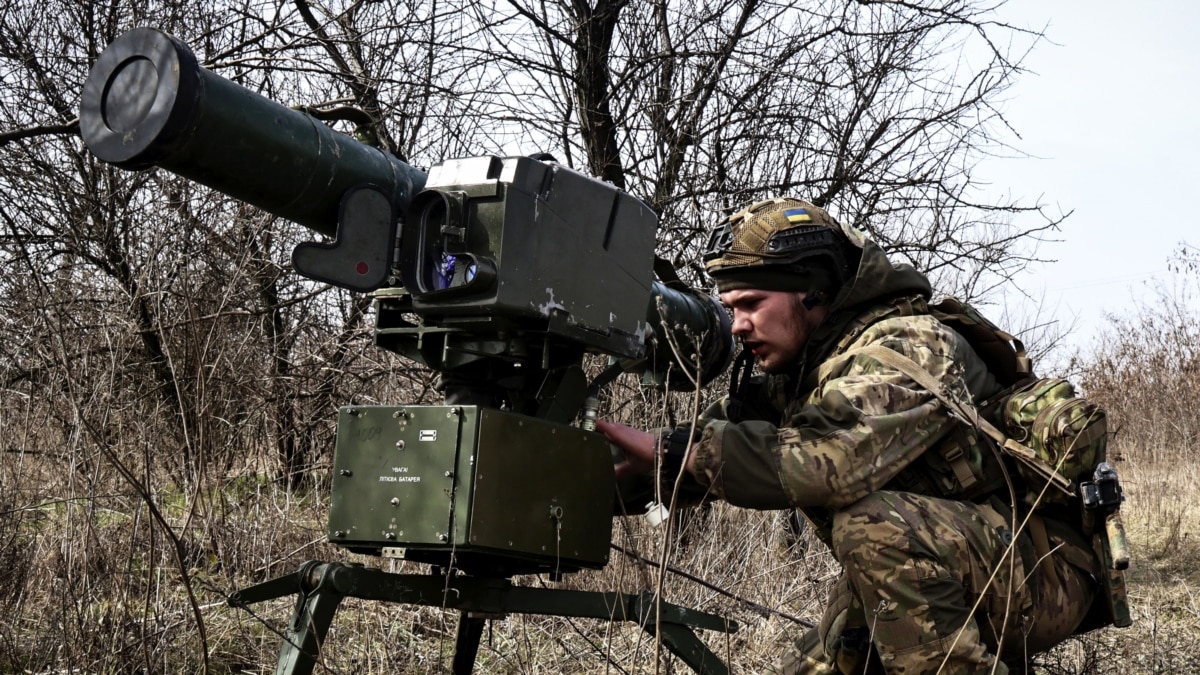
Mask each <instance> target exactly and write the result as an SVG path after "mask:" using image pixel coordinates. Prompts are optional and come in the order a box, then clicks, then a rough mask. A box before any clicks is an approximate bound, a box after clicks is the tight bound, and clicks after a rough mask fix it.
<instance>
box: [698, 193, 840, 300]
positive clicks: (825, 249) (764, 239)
mask: <svg viewBox="0 0 1200 675" xmlns="http://www.w3.org/2000/svg"><path fill="white" fill-rule="evenodd" d="M862 244H863V239H862V235H861V234H860V233H858V232H857V231H855V230H853V229H850V228H846V227H844V226H842V225H841V224H840V223H838V221H836V220H834V218H833V216H830V215H829V213H828V212H826V211H825V209H822V208H820V207H818V206H815V205H813V204H812V203H811V202H807V201H804V200H802V199H797V198H795V197H778V198H775V199H768V200H765V201H761V202H756V203H754V204H751V205H750V206H748V207H746V208H745V209H742V210H741V211H738V212H737V213H735V214H733V215H732V216H730V217H729V218H728V219H727V220H725V221H723V222H722V223H720V224H719V225H718V226H717V227H716V229H715V230H713V232H712V234H711V235H710V237H709V240H708V246H707V251H706V252H705V254H704V267H705V270H706V271H707V272H708V274H709V276H711V277H712V278H713V281H714V282H716V284H717V290H719V291H720V292H725V291H728V290H733V289H736V288H758V289H765V290H778V291H804V292H805V293H807V294H809V295H810V296H811V297H812V298H813V300H814V301H817V300H818V299H819V298H820V299H827V298H828V296H830V295H833V294H835V293H836V292H837V291H838V289H840V288H841V287H842V285H844V284H845V283H846V281H847V280H848V279H849V278H851V277H852V276H853V275H854V272H855V270H857V268H858V262H859V259H860V257H861V254H862Z"/></svg>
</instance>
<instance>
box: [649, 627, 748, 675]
mask: <svg viewBox="0 0 1200 675" xmlns="http://www.w3.org/2000/svg"><path fill="white" fill-rule="evenodd" d="M661 631H662V641H663V646H664V647H666V648H667V650H668V651H670V652H671V653H672V654H674V655H675V656H678V657H679V659H680V660H682V661H683V662H684V663H686V664H688V665H689V666H691V668H692V670H694V671H696V672H697V673H700V675H727V674H728V673H729V667H728V666H726V665H725V662H724V661H722V660H721V659H719V658H717V655H716V654H713V653H712V650H710V649H709V648H708V646H707V645H705V644H704V642H702V641H701V640H700V638H698V637H696V634H695V633H693V632H692V630H691V629H690V628H688V627H687V626H684V625H682V624H678V623H664V624H662V626H661ZM646 632H648V633H651V634H653V632H654V627H653V626H647V627H646Z"/></svg>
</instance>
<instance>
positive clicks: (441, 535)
mask: <svg viewBox="0 0 1200 675" xmlns="http://www.w3.org/2000/svg"><path fill="white" fill-rule="evenodd" d="M437 538H438V541H446V540H447V539H449V538H450V537H447V536H446V535H445V534H443V533H441V532H438V536H437Z"/></svg>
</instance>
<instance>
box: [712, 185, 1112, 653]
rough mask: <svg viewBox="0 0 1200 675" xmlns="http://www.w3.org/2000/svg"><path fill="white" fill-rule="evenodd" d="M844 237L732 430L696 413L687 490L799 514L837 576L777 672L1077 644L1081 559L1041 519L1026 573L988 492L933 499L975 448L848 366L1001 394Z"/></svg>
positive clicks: (726, 410) (884, 377) (870, 255)
mask: <svg viewBox="0 0 1200 675" xmlns="http://www.w3.org/2000/svg"><path fill="white" fill-rule="evenodd" d="M807 206H808V207H809V213H818V212H819V213H820V214H821V215H822V216H823V217H826V218H827V217H828V216H827V215H826V214H824V212H822V211H820V210H819V209H815V207H811V205H807ZM829 221H830V222H833V221H832V219H829ZM835 226H836V223H835ZM838 227H840V226H838ZM844 231H845V232H846V234H847V235H848V236H849V237H850V241H852V242H854V244H855V245H857V246H861V247H862V253H861V261H860V262H859V263H858V265H857V268H856V269H854V270H852V272H853V274H852V275H851V276H850V277H849V278H848V279H847V280H846V281H845V283H844V284H843V285H842V286H841V287H840V290H839V289H833V292H832V293H831V294H830V295H831V297H830V299H829V301H828V305H829V314H828V316H827V317H826V319H825V320H824V321H823V322H822V323H821V325H820V326H819V327H818V329H817V331H816V332H814V334H813V335H812V337H811V339H810V340H809V341H808V343H807V344H806V346H805V348H804V352H803V354H802V355H801V358H800V359H799V362H798V363H796V364H795V367H794V368H793V369H791V370H790V371H789V372H786V373H776V374H773V375H771V376H768V377H759V378H756V379H754V380H752V384H751V385H750V386H749V387H748V388H747V389H746V390H745V391H744V392H743V393H742V395H741V396H739V397H737V401H736V403H737V406H738V407H737V411H738V412H737V414H736V415H731V405H730V404H731V399H728V398H727V399H725V400H723V401H721V402H720V403H718V404H716V405H714V406H712V407H711V408H710V409H709V410H707V411H706V412H705V414H704V416H703V417H702V419H701V420H700V425H701V428H702V434H701V436H700V440H699V442H698V444H697V448H696V450H695V453H696V479H697V480H698V482H699V483H700V484H701V487H702V488H704V489H706V490H708V491H709V494H710V495H711V496H715V497H717V498H721V499H725V500H726V501H728V502H730V503H732V504H735V505H739V506H745V507H750V508H756V509H784V508H792V507H795V508H798V509H800V510H801V512H803V513H804V514H805V516H806V517H807V518H808V519H809V521H810V522H811V523H812V524H813V526H814V529H815V532H816V533H817V535H818V536H819V537H820V538H821V539H822V540H823V541H824V542H825V543H826V544H827V545H828V546H829V547H830V549H831V551H832V553H833V555H834V556H835V557H836V558H837V560H838V561H839V562H840V563H841V564H842V566H843V570H844V572H843V575H842V577H841V579H840V580H839V581H838V584H837V586H836V587H835V589H834V591H833V592H832V593H831V597H830V601H829V605H828V607H827V608H826V611H825V614H824V617H823V619H822V621H821V623H820V626H819V627H818V628H817V629H814V630H813V631H811V632H810V633H809V634H807V635H805V636H803V637H802V638H801V639H800V640H799V641H798V642H797V643H796V646H795V648H794V649H793V650H792V652H791V653H790V654H788V655H787V656H785V657H784V658H783V659H782V660H781V661H780V663H779V664H778V666H777V670H776V671H777V672H786V673H836V672H859V673H861V672H881V670H885V671H886V672H888V673H904V674H916V673H934V672H942V673H977V672H978V673H984V672H987V673H992V672H995V673H1006V672H1009V668H1008V666H1007V665H1006V663H1005V662H1008V663H1013V664H1024V663H1025V662H1026V660H1027V657H1028V655H1029V654H1032V653H1034V652H1037V651H1040V650H1044V649H1046V648H1048V647H1050V646H1052V645H1054V644H1056V643H1058V642H1060V641H1062V640H1063V639H1065V638H1066V637H1068V636H1070V635H1071V634H1072V633H1073V632H1074V631H1075V630H1076V629H1077V627H1078V626H1079V624H1080V622H1081V621H1082V620H1083V619H1084V617H1085V615H1086V614H1087V612H1088V610H1089V608H1090V605H1091V601H1092V598H1093V596H1094V590H1093V586H1094V582H1093V580H1092V575H1091V574H1090V573H1089V572H1091V573H1094V572H1095V570H1096V569H1097V568H1096V567H1095V561H1094V558H1093V556H1092V554H1091V552H1090V548H1089V547H1088V545H1087V543H1086V541H1084V539H1083V537H1082V536H1081V535H1078V534H1075V533H1073V532H1071V530H1070V528H1069V527H1065V526H1061V527H1060V526H1057V525H1056V524H1054V523H1052V522H1051V521H1048V520H1047V521H1046V524H1047V528H1046V529H1047V531H1048V532H1049V535H1048V536H1049V540H1050V544H1051V549H1053V550H1054V553H1053V554H1052V555H1050V556H1048V557H1047V558H1044V559H1040V560H1039V556H1038V555H1037V553H1035V547H1034V545H1033V543H1032V542H1031V540H1030V536H1029V535H1028V534H1027V533H1026V531H1025V529H1024V528H1022V527H1020V523H1014V522H1013V520H1014V519H1013V515H1012V513H1011V511H1010V510H1009V509H1008V507H1007V506H1006V504H1008V503H1010V502H1009V499H1008V496H1007V492H1006V491H1003V492H995V493H993V494H989V488H990V487H995V486H984V487H981V488H980V489H979V490H977V491H976V494H972V495H965V496H966V497H970V498H971V499H966V498H963V497H964V496H962V495H953V496H949V495H946V494H945V491H944V490H939V489H938V487H937V486H938V485H939V472H940V473H942V474H944V473H946V472H947V471H948V469H947V467H946V465H945V462H944V461H941V460H940V459H939V458H942V457H944V456H945V454H946V453H945V449H946V447H947V444H953V445H955V446H957V447H960V448H961V447H967V448H969V449H971V450H973V451H975V452H979V451H980V448H982V447H983V445H982V443H981V442H980V440H979V439H978V438H977V437H976V435H975V434H974V432H973V431H972V430H970V429H968V428H966V427H965V425H962V424H960V423H958V422H955V421H953V420H952V419H951V417H950V416H949V414H948V413H947V411H946V409H945V407H944V406H943V404H942V403H941V402H939V400H938V399H937V398H936V397H935V396H933V395H932V394H931V393H930V392H928V391H926V390H924V389H923V388H922V387H921V386H920V385H918V384H917V383H915V382H914V381H912V380H911V379H910V378H909V377H908V376H906V375H905V374H903V373H901V372H899V371H897V370H894V369H892V368H889V367H887V366H885V365H883V364H881V363H879V362H878V361H876V360H874V359H873V358H871V357H870V356H869V355H862V354H853V353H851V352H854V351H856V350H858V349H859V348H861V347H865V346H868V345H881V346H883V347H886V348H888V349H892V350H895V351H897V352H899V353H901V354H903V355H905V356H907V357H909V358H910V359H912V360H913V361H915V362H916V363H917V364H919V365H920V366H921V367H922V368H924V369H925V370H927V371H928V372H929V373H930V374H931V375H932V376H933V377H934V378H936V379H937V380H938V381H940V382H941V383H943V385H944V386H945V387H946V389H947V390H948V391H951V392H957V393H958V394H959V395H961V396H963V397H968V396H969V397H970V398H972V399H974V400H981V399H983V398H985V397H987V396H989V395H991V394H994V393H997V392H998V391H999V390H1000V389H1001V387H1000V386H999V385H998V384H997V383H996V381H995V379H994V378H993V377H992V376H991V374H990V373H989V372H988V371H987V368H986V366H985V365H984V364H983V362H982V361H981V360H980V359H979V357H978V356H977V355H976V354H975V352H974V351H973V350H972V348H971V346H970V345H969V344H968V343H967V342H966V340H965V339H964V338H963V337H962V336H960V335H959V334H958V333H956V332H955V331H954V330H952V329H950V328H949V327H947V326H945V325H943V324H941V323H940V322H938V321H937V320H936V319H934V318H933V317H932V316H929V315H928V314H921V313H920V311H919V309H918V310H916V311H914V310H913V307H917V308H920V307H921V306H922V305H923V303H924V300H925V299H927V298H928V297H929V295H930V287H929V283H928V281H927V280H926V278H925V277H924V276H923V275H921V274H920V273H919V272H917V271H916V270H914V269H913V268H912V267H910V266H907V265H894V264H892V263H891V262H889V261H888V259H887V257H886V256H885V255H884V254H883V252H882V251H881V250H880V249H879V248H878V247H877V246H875V245H874V244H873V243H872V242H870V241H866V240H863V239H861V238H860V235H857V233H854V232H853V231H850V230H844ZM818 276H820V275H818ZM714 278H717V279H718V285H719V287H720V283H721V280H720V278H719V277H717V276H716V275H714ZM893 310H894V311H893ZM864 316H866V317H868V318H867V319H866V320H865V321H864V319H863V317H864ZM847 336H849V337H847ZM1014 532H1018V533H1019V534H1018V536H1016V537H1014V535H1013V533H1014ZM1050 566H1053V570H1052V571H1050V572H1047V568H1048V567H1050ZM998 655H999V656H1000V657H1001V658H1002V659H1003V661H1002V662H999V663H998V662H997V657H998ZM839 663H840V668H841V670H839ZM866 668H871V669H873V670H864V669H866Z"/></svg>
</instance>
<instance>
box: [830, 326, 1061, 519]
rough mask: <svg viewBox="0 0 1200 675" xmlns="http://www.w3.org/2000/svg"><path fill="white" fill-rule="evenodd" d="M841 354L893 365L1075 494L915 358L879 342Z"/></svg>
mask: <svg viewBox="0 0 1200 675" xmlns="http://www.w3.org/2000/svg"><path fill="white" fill-rule="evenodd" d="M843 356H846V357H854V356H869V357H871V358H873V359H875V360H876V361H878V362H879V363H881V364H883V365H885V366H888V367H889V368H894V369H896V370H898V371H900V372H902V373H904V374H905V375H907V376H908V377H909V379H911V380H912V381H913V382H916V383H917V384H919V385H921V387H923V388H924V389H925V390H926V391H928V392H929V393H931V394H933V395H934V396H935V397H937V399H938V400H939V401H941V402H942V404H943V405H945V406H946V409H947V410H949V411H950V414H951V415H952V416H954V417H956V418H957V419H959V420H961V421H962V422H964V423H966V424H969V425H971V426H972V427H974V428H976V429H978V430H980V431H981V432H983V433H984V434H986V435H987V436H988V437H989V438H991V439H992V440H993V441H995V442H996V444H997V445H999V446H1000V448H1001V449H1002V450H1004V451H1005V452H1006V453H1007V454H1008V455H1010V456H1011V457H1013V458H1014V459H1016V460H1017V461H1019V462H1021V463H1022V464H1025V465H1026V466H1028V467H1029V468H1031V469H1033V470H1034V471H1036V472H1037V473H1038V474H1040V475H1041V476H1042V477H1043V478H1045V479H1046V481H1047V483H1048V484H1049V485H1053V486H1054V487H1056V488H1058V489H1059V490H1062V491H1063V492H1065V493H1066V494H1068V495H1074V494H1075V489H1074V483H1073V482H1072V481H1071V480H1069V479H1067V478H1065V477H1063V476H1060V475H1059V474H1058V472H1056V471H1054V470H1053V469H1052V468H1050V467H1048V466H1046V465H1045V464H1043V463H1042V462H1041V461H1039V460H1038V458H1037V453H1035V452H1034V451H1033V449H1032V448H1030V447H1029V446H1027V445H1024V444H1022V443H1019V442H1017V441H1015V440H1013V439H1011V438H1009V437H1008V436H1007V435H1005V433H1004V432H1003V431H1000V430H999V429H997V428H996V427H995V425H993V424H992V423H991V422H989V421H988V420H987V419H986V418H984V417H983V416H982V415H980V414H979V410H978V409H977V408H976V407H975V406H974V405H970V404H967V403H963V402H962V401H960V400H958V399H957V398H956V397H954V396H951V395H950V394H949V393H948V392H947V391H946V389H945V387H943V386H942V383H941V382H940V381H938V380H937V379H936V378H934V377H933V375H931V374H930V373H929V371H927V370H925V369H924V368H922V367H921V366H919V365H917V362H916V361H913V360H912V359H910V358H908V357H907V356H905V355H903V354H901V353H900V352H897V351H895V350H892V349H888V348H887V347H883V346H881V345H868V346H866V347H860V348H858V349H853V350H850V351H848V352H846V353H845V354H843ZM947 459H949V458H947ZM954 464H962V465H964V466H965V465H966V459H965V458H964V457H962V456H960V457H959V458H958V459H957V461H954V462H951V465H952V466H953V465H954ZM961 470H962V469H960V468H958V467H956V468H955V469H954V473H955V475H958V473H959V472H960V471H961ZM966 470H967V471H970V467H966Z"/></svg>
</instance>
